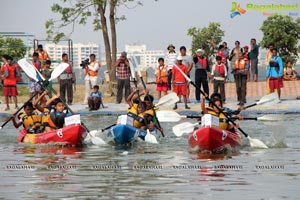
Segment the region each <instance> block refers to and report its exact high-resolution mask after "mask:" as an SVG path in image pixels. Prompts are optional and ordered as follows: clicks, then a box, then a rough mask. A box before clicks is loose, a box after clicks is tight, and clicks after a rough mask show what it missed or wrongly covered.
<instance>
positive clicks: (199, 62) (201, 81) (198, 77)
mask: <svg viewBox="0 0 300 200" xmlns="http://www.w3.org/2000/svg"><path fill="white" fill-rule="evenodd" d="M196 54H197V56H195V57H194V58H193V61H194V63H195V69H196V71H195V84H196V85H197V86H198V87H199V88H201V85H203V90H204V92H205V93H206V94H207V95H209V88H208V81H207V73H209V74H208V76H210V68H209V64H208V60H207V59H206V58H205V57H204V56H203V54H204V51H203V50H202V49H198V50H197V51H196ZM200 94H201V92H200V90H199V89H197V88H196V90H195V96H196V102H197V103H199V102H200Z"/></svg>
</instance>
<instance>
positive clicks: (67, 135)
mask: <svg viewBox="0 0 300 200" xmlns="http://www.w3.org/2000/svg"><path fill="white" fill-rule="evenodd" d="M86 134H87V130H86V128H84V126H82V125H79V124H76V125H70V126H66V127H63V128H61V129H57V130H53V131H49V132H44V133H35V134H32V133H27V132H26V130H25V129H22V130H21V131H20V132H19V136H18V140H17V141H18V142H22V143H29V144H47V143H62V144H66V145H72V146H77V145H81V144H82V142H83V140H84V138H85V136H86Z"/></svg>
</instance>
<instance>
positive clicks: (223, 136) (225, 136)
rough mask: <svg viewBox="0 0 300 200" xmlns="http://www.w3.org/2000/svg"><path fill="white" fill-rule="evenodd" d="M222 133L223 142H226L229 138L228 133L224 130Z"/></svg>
mask: <svg viewBox="0 0 300 200" xmlns="http://www.w3.org/2000/svg"><path fill="white" fill-rule="evenodd" d="M222 133H223V135H222V140H225V139H226V138H227V132H226V131H224V130H223V131H222Z"/></svg>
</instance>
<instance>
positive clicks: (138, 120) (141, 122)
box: [127, 104, 154, 128]
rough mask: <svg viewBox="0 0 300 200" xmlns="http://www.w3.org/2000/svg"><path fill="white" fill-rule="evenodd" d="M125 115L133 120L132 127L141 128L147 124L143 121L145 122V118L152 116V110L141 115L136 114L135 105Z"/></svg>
mask: <svg viewBox="0 0 300 200" xmlns="http://www.w3.org/2000/svg"><path fill="white" fill-rule="evenodd" d="M127 115H128V116H130V117H132V118H133V119H134V121H133V127H135V128H141V127H142V126H145V125H147V124H148V122H146V121H145V120H146V119H145V117H146V116H147V115H151V116H153V115H154V113H153V110H152V109H149V110H146V111H145V112H143V113H140V114H137V104H134V105H133V106H132V107H131V108H130V109H129V110H128V113H127Z"/></svg>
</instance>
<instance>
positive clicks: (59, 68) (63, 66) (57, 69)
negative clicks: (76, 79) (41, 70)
mask: <svg viewBox="0 0 300 200" xmlns="http://www.w3.org/2000/svg"><path fill="white" fill-rule="evenodd" d="M68 66H69V64H67V63H60V64H59V65H58V66H57V67H55V69H54V70H53V72H52V73H51V77H50V79H49V81H51V80H53V79H56V78H57V77H58V76H59V75H60V74H61V73H63V71H65V70H66V69H67V67H68Z"/></svg>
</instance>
